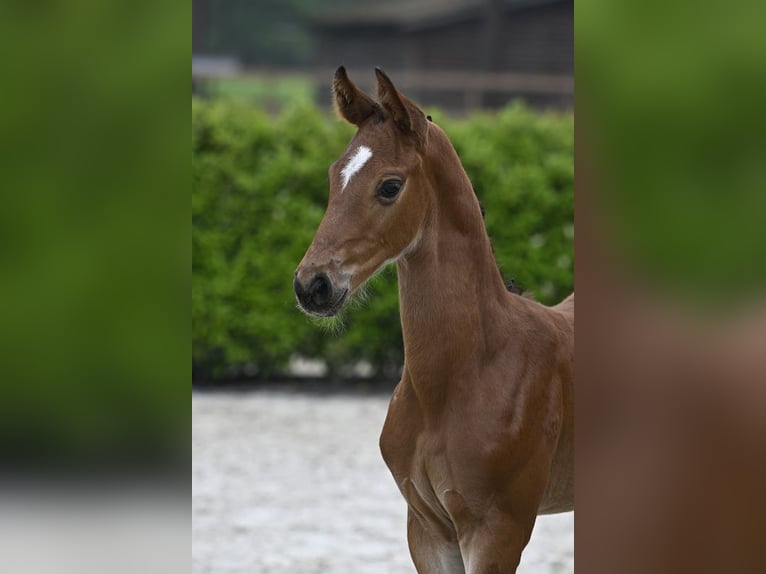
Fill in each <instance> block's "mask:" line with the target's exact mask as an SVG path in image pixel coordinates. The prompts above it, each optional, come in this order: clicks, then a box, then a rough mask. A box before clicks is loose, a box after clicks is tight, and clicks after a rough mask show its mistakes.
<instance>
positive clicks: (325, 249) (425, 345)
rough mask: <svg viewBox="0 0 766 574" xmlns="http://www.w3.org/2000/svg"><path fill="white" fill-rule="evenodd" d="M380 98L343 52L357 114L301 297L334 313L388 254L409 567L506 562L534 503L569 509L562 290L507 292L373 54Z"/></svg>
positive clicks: (467, 213) (569, 302) (493, 568)
mask: <svg viewBox="0 0 766 574" xmlns="http://www.w3.org/2000/svg"><path fill="white" fill-rule="evenodd" d="M376 75H377V98H376V99H373V98H371V97H370V96H368V95H367V94H365V93H364V92H362V91H361V90H360V89H358V88H357V87H356V86H355V85H354V84H353V83H352V82H351V81H350V80H349V78H348V76H347V74H346V71H345V69H344V68H342V67H341V68H339V69H338V70H337V72H336V73H335V77H334V80H333V95H334V99H335V103H336V105H337V109H338V112H339V113H340V115H341V116H342V117H343V118H344V119H345V120H347V121H349V122H350V123H352V124H354V125H355V126H357V128H358V129H357V132H356V134H355V135H354V137H353V139H352V140H351V142H350V144H349V145H348V147H347V148H346V150H345V152H344V154H343V156H342V157H341V158H340V159H338V160H337V161H336V162H335V163H333V164H332V165H331V166H330V170H329V180H330V197H329V202H328V206H327V211H326V213H325V215H324V218H323V220H322V222H321V224H320V225H319V229H318V230H317V232H316V235H315V237H314V240H313V241H312V243H311V245H310V246H309V248H308V251H307V252H306V255H305V256H304V258H303V260H302V261H301V263H300V265H299V266H298V269H297V271H296V273H295V279H294V286H295V293H296V296H297V298H298V302H299V304H300V306H301V307H302V308H303V310H304V311H306V312H308V313H311V314H314V315H320V316H332V315H335V314H337V313H338V312H339V311H340V309H341V308H342V307H343V305H344V304H345V303H346V301H347V300H348V299H349V297H350V296H352V295H353V294H354V293H355V292H356V291H358V290H359V288H360V287H361V286H362V285H363V284H364V283H365V281H366V280H367V279H368V278H369V277H370V276H371V275H372V274H373V273H375V271H376V270H378V269H379V268H380V267H382V266H383V265H385V264H387V263H389V262H393V261H395V262H396V266H397V272H398V279H399V303H400V315H401V323H402V333H403V338H404V355H405V359H404V367H403V372H402V378H401V381H400V382H399V384H398V385H397V387H396V389H395V390H394V393H393V396H392V398H391V403H390V406H389V409H388V415H387V417H386V421H385V424H384V426H383V431H382V434H381V437H380V448H381V452H382V454H383V458H384V460H385V461H386V464H387V465H388V467H389V469H390V470H391V473H392V475H393V477H394V479H395V480H396V483H397V485H398V487H399V490H400V491H401V493H402V495H403V496H404V498H405V500H406V501H407V505H408V518H407V538H408V542H409V548H410V553H411V555H412V559H413V562H414V563H415V566H416V568H417V570H418V572H419V573H421V574H423V573H437V572H438V573H469V574H488V573H493V572H494V573H506V572H515V570H516V567H517V566H518V563H519V560H520V557H521V552H522V550H523V548H524V547H525V546H526V544H527V542H528V541H529V537H530V535H531V533H532V528H533V527H534V523H535V519H536V517H537V515H538V514H545V513H554V512H563V511H568V510H572V509H573V507H574V501H573V498H574V496H573V488H574V484H573V482H574V481H573V460H574V453H573V442H574V436H573V435H574V429H573V426H574V425H573V376H574V294H572V295H570V296H569V297H567V298H566V299H565V300H564V301H563V302H561V303H559V304H558V305H556V306H554V307H546V306H544V305H542V304H540V303H537V302H535V301H533V300H531V299H528V298H526V297H522V296H520V295H518V294H516V293H512V292H509V291H508V290H507V289H506V286H505V284H504V282H503V279H502V277H501V274H500V272H499V270H498V268H497V265H496V263H495V260H494V256H493V254H492V248H491V245H490V241H489V238H488V237H487V233H486V230H485V228H484V222H483V219H482V215H481V210H480V207H479V203H478V201H477V199H476V196H475V194H474V192H473V188H472V187H471V183H470V181H469V179H468V176H467V175H466V173H465V171H464V170H463V167H462V165H461V164H460V160H459V159H458V156H457V153H456V152H455V149H454V148H453V146H452V144H451V143H450V141H449V139H448V138H447V136H446V134H445V133H444V131H443V130H442V129H441V128H439V127H438V126H437V125H436V124H435V123H433V122H431V121H430V120H429V118H428V117H427V116H426V115H425V114H424V113H423V112H422V111H421V110H420V109H419V108H418V107H417V106H416V105H415V104H414V103H412V102H411V101H410V100H409V99H408V98H406V97H405V96H404V95H403V94H401V93H400V92H399V91H398V90H397V89H396V88H395V87H394V85H393V84H392V82H391V80H390V79H389V78H388V77H387V76H386V75H385V74H384V73H383V72H382V71H381V70H379V69H376Z"/></svg>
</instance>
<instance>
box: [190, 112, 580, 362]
mask: <svg viewBox="0 0 766 574" xmlns="http://www.w3.org/2000/svg"><path fill="white" fill-rule="evenodd" d="M437 121H438V122H439V123H440V125H442V126H443V127H444V128H445V130H446V131H447V133H448V134H449V135H450V137H451V139H452V141H453V143H454V145H455V147H456V148H457V150H458V153H459V155H460V157H461V158H462V161H463V164H464V166H465V168H466V170H467V171H468V174H469V176H470V177H471V180H472V182H473V184H474V186H475V188H476V192H477V195H478V197H479V199H480V201H481V202H482V204H483V205H484V207H485V208H486V211H487V215H486V223H487V229H488V232H489V235H490V237H491V238H492V239H493V243H494V246H495V254H496V257H497V260H498V262H499V265H500V267H501V269H502V270H503V271H504V272H505V273H506V274H507V275H508V276H513V277H514V278H515V279H516V280H517V282H518V283H519V284H521V285H522V286H524V287H525V288H527V289H529V290H530V291H532V292H533V293H535V295H536V297H537V298H538V299H539V300H541V301H543V302H549V303H550V302H553V301H556V300H558V299H561V298H562V297H564V296H565V295H566V294H567V293H568V292H569V291H571V289H572V266H573V234H574V228H573V178H574V167H573V137H574V129H573V118H572V115H571V114H546V115H541V114H539V113H536V112H533V111H530V110H528V109H526V108H524V107H523V106H519V105H514V106H511V107H509V108H507V109H505V110H503V111H501V112H500V113H497V114H493V115H490V114H482V115H477V116H474V117H472V118H470V119H467V120H452V119H447V118H437ZM352 135H353V128H352V127H351V126H349V125H347V124H345V123H343V122H341V121H339V120H337V119H335V118H332V117H328V116H326V115H324V114H322V113H321V112H320V111H319V110H317V109H315V108H314V107H312V106H309V105H306V104H301V105H295V106H292V107H289V108H286V109H285V111H283V112H282V113H281V115H279V116H277V117H272V116H268V115H266V114H265V113H264V112H263V111H261V110H259V109H257V108H253V107H250V106H248V105H246V104H244V103H242V102H239V103H238V102H232V101H222V100H216V101H212V102H206V101H200V100H194V99H193V100H192V225H193V229H192V249H193V264H192V328H193V339H192V354H193V361H194V372H195V375H196V376H210V375H213V376H219V375H221V374H223V373H225V372H226V370H227V369H232V368H237V367H240V366H242V365H245V364H250V365H256V366H257V369H258V372H259V373H260V374H261V375H263V376H268V375H269V374H271V373H273V372H275V371H277V370H279V369H281V368H283V367H284V366H285V365H286V363H287V361H288V360H289V358H290V356H291V355H293V354H294V353H297V354H300V355H302V356H306V357H321V358H323V359H324V360H325V361H326V362H327V363H328V365H329V366H330V368H331V369H337V368H339V367H341V366H343V365H347V364H349V363H352V362H354V361H357V360H360V359H365V360H367V361H369V362H371V363H372V364H373V366H374V367H375V368H376V369H377V370H378V371H379V372H388V371H389V370H390V369H391V367H392V366H394V365H397V364H399V363H400V362H401V360H402V340H401V331H400V327H399V316H398V303H397V292H396V274H395V272H394V270H393V268H392V269H389V270H387V271H386V272H384V273H382V274H380V275H379V276H378V277H376V278H375V279H373V281H372V282H371V287H370V296H369V297H368V298H367V300H366V301H365V302H364V303H363V304H362V305H360V306H358V307H357V308H355V309H353V310H351V311H350V312H348V313H347V314H346V316H345V319H344V322H345V325H344V328H343V329H342V331H341V332H340V333H338V334H331V333H328V332H326V331H325V330H322V329H321V328H319V327H318V326H317V325H316V324H315V323H314V322H313V321H312V320H310V319H309V318H307V317H305V316H304V315H303V314H302V313H300V312H299V311H298V310H297V309H296V306H295V299H294V295H293V291H292V278H293V272H294V270H295V267H296V266H297V264H298V262H299V261H300V259H301V258H302V257H303V254H304V252H305V250H306V248H307V247H308V245H309V244H310V242H311V239H312V237H313V235H314V232H315V230H316V228H317V226H318V225H319V222H320V220H321V218H322V215H323V213H324V209H325V206H326V202H327V168H328V166H329V165H330V164H331V163H332V162H333V161H334V160H336V159H337V158H338V156H339V155H340V153H341V152H342V150H343V149H344V148H345V146H346V144H347V143H348V140H349V139H350V138H351V136H352Z"/></svg>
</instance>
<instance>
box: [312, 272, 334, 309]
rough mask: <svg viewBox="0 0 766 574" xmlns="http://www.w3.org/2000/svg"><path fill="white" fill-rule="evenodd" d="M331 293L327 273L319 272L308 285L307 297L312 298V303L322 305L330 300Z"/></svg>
mask: <svg viewBox="0 0 766 574" xmlns="http://www.w3.org/2000/svg"><path fill="white" fill-rule="evenodd" d="M331 295H332V284H331V283H330V280H329V279H328V278H327V275H325V274H324V273H320V274H319V275H317V276H316V277H314V280H313V281H312V282H311V285H310V286H309V297H310V298H311V299H313V301H314V304H315V305H317V306H319V307H322V306H324V305H326V304H327V303H328V302H329V301H330V296H331Z"/></svg>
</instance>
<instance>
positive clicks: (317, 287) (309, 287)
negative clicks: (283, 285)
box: [293, 269, 348, 317]
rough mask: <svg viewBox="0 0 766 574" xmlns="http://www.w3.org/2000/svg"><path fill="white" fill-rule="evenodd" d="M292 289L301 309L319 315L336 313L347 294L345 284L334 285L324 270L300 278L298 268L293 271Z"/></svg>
mask: <svg viewBox="0 0 766 574" xmlns="http://www.w3.org/2000/svg"><path fill="white" fill-rule="evenodd" d="M293 289H295V297H296V298H297V299H298V304H299V305H300V306H301V309H303V310H304V311H305V312H306V313H309V314H310V315H317V316H319V317H332V316H333V315H337V314H338V311H340V309H341V307H343V303H345V301H346V296H347V295H348V286H347V285H345V286H341V285H336V284H335V283H333V281H332V280H331V279H330V277H329V276H328V275H327V274H326V273H324V272H320V273H314V274H312V275H309V276H308V277H306V278H305V279H303V280H301V273H300V269H299V270H298V271H296V272H295V279H294V280H293Z"/></svg>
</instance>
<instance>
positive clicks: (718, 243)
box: [576, 0, 766, 307]
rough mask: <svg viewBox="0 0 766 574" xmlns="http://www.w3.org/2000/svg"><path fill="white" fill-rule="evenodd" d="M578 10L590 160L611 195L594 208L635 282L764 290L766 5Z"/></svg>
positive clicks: (676, 289)
mask: <svg viewBox="0 0 766 574" xmlns="http://www.w3.org/2000/svg"><path fill="white" fill-rule="evenodd" d="M576 9H577V11H578V13H577V17H576V19H577V22H578V25H577V28H578V29H577V36H578V44H577V64H576V67H577V82H578V94H579V95H580V96H581V97H580V98H579V99H578V102H579V103H578V105H580V103H581V104H582V105H581V107H580V108H579V111H580V112H582V113H581V115H580V117H581V118H584V119H585V121H587V127H586V128H585V129H584V130H583V131H582V133H583V134H585V135H583V139H582V141H583V144H584V145H583V154H582V156H581V157H584V158H585V159H586V160H587V161H588V163H589V165H587V166H586V165H585V164H583V168H585V169H584V170H583V172H581V173H586V170H587V171H589V172H590V173H591V175H590V176H589V177H588V179H589V181H590V182H591V183H592V184H593V185H592V186H591V189H590V190H589V191H590V192H591V193H593V196H594V197H593V201H592V202H591V204H598V205H599V206H600V209H599V210H598V211H597V212H594V213H593V214H587V213H585V212H583V216H587V215H592V216H594V217H603V218H604V219H605V221H604V223H602V224H600V225H599V226H598V227H599V228H600V229H601V230H602V232H603V233H604V234H605V235H606V236H605V237H603V238H602V244H603V245H604V246H607V248H608V251H609V258H610V259H611V260H612V261H613V262H617V261H619V262H620V264H619V265H620V266H621V267H622V268H623V271H622V273H624V272H625V270H630V273H631V274H632V275H633V279H632V281H633V282H635V283H642V284H645V286H651V288H652V289H655V290H658V291H662V292H665V293H668V294H671V295H672V297H673V298H674V299H678V300H683V301H686V302H691V301H692V300H695V301H696V302H695V303H694V304H695V306H697V305H698V304H701V306H702V307H708V306H709V305H710V304H711V303H715V304H716V305H718V304H723V305H724V306H727V305H729V304H730V303H731V302H733V301H736V300H738V299H739V298H741V297H745V298H750V297H753V296H756V297H757V296H759V294H761V293H762V292H763V290H764V287H765V286H766V265H764V261H766V234H764V232H763V227H764V213H766V193H764V190H766V162H764V160H763V158H764V157H766V114H764V113H763V102H764V100H766V79H765V78H766V76H764V73H763V70H764V63H766V42H764V41H763V30H762V28H763V26H762V22H763V16H764V13H765V12H766V8H764V5H763V4H760V5H756V3H754V2H750V3H747V2H746V3H737V4H736V5H732V4H730V3H713V2H703V3H688V2H679V3H673V4H672V5H668V4H667V3H658V2H639V3H632V4H631V5H630V7H629V8H628V7H627V6H625V5H623V4H622V3H616V2H609V1H605V0H598V1H596V2H589V3H584V4H580V3H578V4H577V8H576ZM658 14H662V16H661V17H660V16H658ZM679 22H683V26H679V25H678V23H679ZM613 264H614V263H613Z"/></svg>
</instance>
